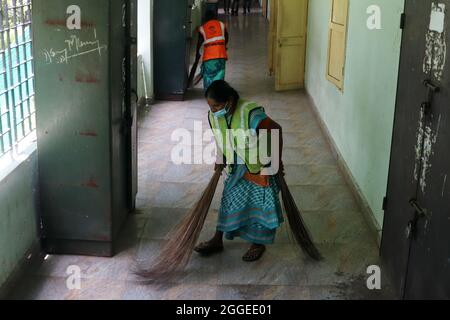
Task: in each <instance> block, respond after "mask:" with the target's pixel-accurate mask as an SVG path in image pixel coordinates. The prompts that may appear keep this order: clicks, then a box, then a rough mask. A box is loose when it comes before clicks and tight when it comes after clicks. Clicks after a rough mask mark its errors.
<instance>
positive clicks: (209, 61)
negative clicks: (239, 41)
mask: <svg viewBox="0 0 450 320" xmlns="http://www.w3.org/2000/svg"><path fill="white" fill-rule="evenodd" d="M204 21H205V22H204V24H203V25H202V26H201V27H200V28H199V36H198V44H197V55H196V59H195V63H194V66H193V67H192V70H191V74H190V77H189V85H192V82H193V81H194V77H193V76H194V74H195V71H196V69H197V65H198V63H199V61H200V60H201V61H202V66H201V74H200V75H201V77H203V87H204V89H205V90H206V89H208V87H209V86H210V85H211V83H213V82H214V81H215V80H224V79H225V66H226V62H227V60H228V54H227V45H228V31H227V28H226V26H225V24H224V23H223V22H221V21H219V20H217V15H216V14H215V12H214V11H207V12H206V14H205V20H204ZM198 81H199V80H198ZM198 81H195V82H198Z"/></svg>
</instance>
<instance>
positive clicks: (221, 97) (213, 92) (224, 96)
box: [205, 80, 240, 103]
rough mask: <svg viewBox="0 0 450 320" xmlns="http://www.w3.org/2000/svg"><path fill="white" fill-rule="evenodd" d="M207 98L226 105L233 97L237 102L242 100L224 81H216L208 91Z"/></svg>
mask: <svg viewBox="0 0 450 320" xmlns="http://www.w3.org/2000/svg"><path fill="white" fill-rule="evenodd" d="M205 97H206V98H207V99H212V100H214V101H216V102H218V103H225V102H227V101H228V100H229V99H230V97H233V99H234V101H235V102H237V101H239V99H240V97H239V93H238V92H237V91H236V90H234V89H233V88H232V87H231V86H230V85H229V84H228V83H227V82H226V81H224V80H216V81H214V82H213V83H212V84H211V85H210V86H209V87H208V89H207V90H206V93H205Z"/></svg>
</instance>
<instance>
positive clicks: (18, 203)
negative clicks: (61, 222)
mask: <svg viewBox="0 0 450 320" xmlns="http://www.w3.org/2000/svg"><path fill="white" fill-rule="evenodd" d="M8 169H9V168H7V169H6V170H8ZM8 171H10V170H8ZM5 173H6V172H5V170H4V168H2V172H0V288H1V287H2V285H3V284H4V283H5V281H6V280H7V279H8V277H9V276H10V275H11V273H12V271H13V270H14V269H15V268H16V267H17V265H18V263H19V262H20V261H21V259H22V258H24V257H25V255H26V253H27V251H28V249H30V248H31V246H32V245H33V243H34V241H35V240H36V239H37V227H36V221H37V218H36V217H37V189H38V188H37V184H38V183H37V156H36V152H35V151H34V152H32V154H31V155H30V156H29V157H28V158H27V159H26V160H24V161H23V162H22V163H20V164H19V165H18V166H16V167H15V168H14V169H13V170H12V172H8V173H6V177H5V176H4V175H5Z"/></svg>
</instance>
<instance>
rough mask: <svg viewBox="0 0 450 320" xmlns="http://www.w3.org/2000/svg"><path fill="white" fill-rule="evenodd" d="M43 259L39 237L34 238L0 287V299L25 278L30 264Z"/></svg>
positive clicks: (6, 297)
mask: <svg viewBox="0 0 450 320" xmlns="http://www.w3.org/2000/svg"><path fill="white" fill-rule="evenodd" d="M42 259H43V253H42V250H41V244H40V241H39V239H36V240H35V241H34V243H33V244H32V245H31V247H30V249H29V250H28V251H27V253H26V254H25V255H24V256H23V257H22V259H21V260H20V261H19V263H18V264H17V266H16V267H15V269H14V270H13V271H12V272H11V274H10V276H9V277H8V279H7V280H6V281H5V283H3V285H1V287H0V300H6V299H8V298H9V295H10V294H11V293H12V291H13V290H14V288H15V287H16V285H17V284H18V283H19V281H21V280H22V279H24V278H25V275H26V274H27V273H28V272H29V268H30V266H33V265H35V264H36V263H37V262H38V261H40V260H42Z"/></svg>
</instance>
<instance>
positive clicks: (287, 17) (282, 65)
mask: <svg viewBox="0 0 450 320" xmlns="http://www.w3.org/2000/svg"><path fill="white" fill-rule="evenodd" d="M307 17H308V1H307V0H283V1H277V32H276V52H275V57H276V69H275V89H276V90H277V91H281V90H290V89H299V88H303V87H304V79H305V55H306V31H307Z"/></svg>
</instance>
